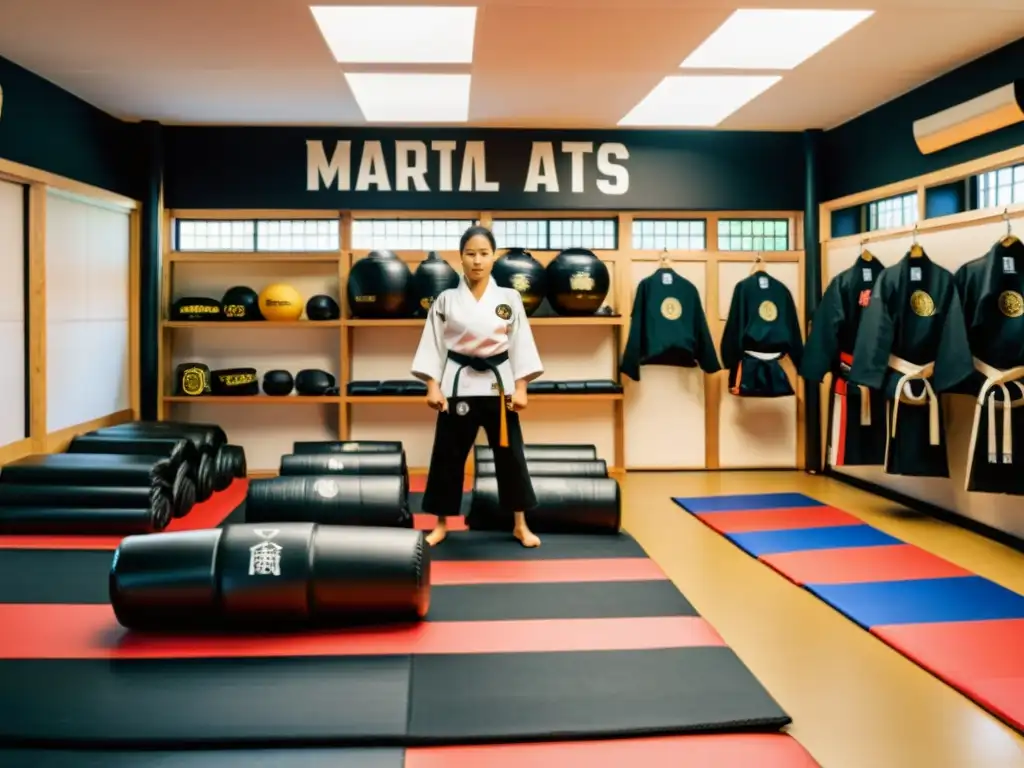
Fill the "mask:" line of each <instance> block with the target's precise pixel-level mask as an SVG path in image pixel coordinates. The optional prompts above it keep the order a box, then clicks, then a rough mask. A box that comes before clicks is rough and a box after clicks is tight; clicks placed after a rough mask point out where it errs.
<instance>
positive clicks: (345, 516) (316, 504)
mask: <svg viewBox="0 0 1024 768" xmlns="http://www.w3.org/2000/svg"><path fill="white" fill-rule="evenodd" d="M245 521H246V522H247V523H266V522H275V521H280V522H304V523H320V524H321V525H371V526H382V527H387V528H410V527H412V515H410V514H409V505H408V497H407V495H406V490H405V479H404V478H403V477H402V476H401V475H291V476H283V477H271V478H266V479H259V480H252V481H250V482H249V491H248V494H247V495H246V499H245Z"/></svg>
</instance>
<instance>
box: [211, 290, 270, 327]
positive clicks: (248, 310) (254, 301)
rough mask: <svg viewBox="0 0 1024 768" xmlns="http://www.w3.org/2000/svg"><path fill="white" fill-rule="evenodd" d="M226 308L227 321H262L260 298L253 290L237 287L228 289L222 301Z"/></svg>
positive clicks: (225, 316)
mask: <svg viewBox="0 0 1024 768" xmlns="http://www.w3.org/2000/svg"><path fill="white" fill-rule="evenodd" d="M220 303H221V306H222V307H224V319H225V320H262V319H263V313H262V312H260V296H259V294H258V293H256V291H254V290H253V289H252V288H247V287H246V286H244V285H236V286H235V287H234V288H228V290H227V291H226V292H225V293H224V298H223V299H221V300H220Z"/></svg>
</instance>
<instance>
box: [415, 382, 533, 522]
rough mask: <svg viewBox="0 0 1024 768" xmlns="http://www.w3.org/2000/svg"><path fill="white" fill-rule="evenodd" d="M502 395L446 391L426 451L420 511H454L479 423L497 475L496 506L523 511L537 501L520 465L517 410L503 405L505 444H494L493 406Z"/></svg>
mask: <svg viewBox="0 0 1024 768" xmlns="http://www.w3.org/2000/svg"><path fill="white" fill-rule="evenodd" d="M505 403H506V398H504V397H501V396H495V395H485V396H481V397H450V398H448V410H447V411H446V412H444V413H438V414H437V426H436V427H435V430H434V448H433V451H432V452H431V455H430V469H429V470H428V473H427V488H426V491H425V492H424V494H423V511H424V512H426V513H427V514H431V515H439V516H453V515H458V514H460V506H461V503H462V485H463V481H464V480H465V474H466V459H467V458H468V457H469V452H470V450H471V449H472V447H473V444H474V443H475V442H476V436H477V434H478V433H479V431H480V428H481V427H483V429H484V431H485V432H486V433H487V442H488V444H489V445H490V446H491V448H492V449H493V450H494V472H495V475H496V479H497V481H498V505H499V507H500V509H501V511H502V512H504V513H507V514H509V515H510V516H511V513H513V512H527V511H529V510H531V509H533V508H534V507H536V506H537V497H536V496H535V495H534V492H533V483H532V482H531V481H530V474H529V472H528V471H527V467H526V454H525V452H524V451H523V433H522V429H521V428H520V426H519V414H518V413H514V412H512V411H507V412H506V414H505V418H506V420H507V424H508V447H507V448H502V447H500V445H499V436H500V434H499V433H500V417H501V411H500V410H498V409H499V408H505V407H506V405H505Z"/></svg>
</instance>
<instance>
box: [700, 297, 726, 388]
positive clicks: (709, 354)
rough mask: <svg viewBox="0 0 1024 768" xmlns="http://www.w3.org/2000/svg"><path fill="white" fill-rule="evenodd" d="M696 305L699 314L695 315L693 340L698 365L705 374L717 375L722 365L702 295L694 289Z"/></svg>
mask: <svg viewBox="0 0 1024 768" xmlns="http://www.w3.org/2000/svg"><path fill="white" fill-rule="evenodd" d="M693 298H694V303H695V305H696V307H697V312H696V313H695V315H694V319H693V322H694V326H695V327H694V329H693V338H694V344H695V346H696V349H695V350H694V355H693V356H694V357H695V358H696V359H697V364H698V365H699V366H700V368H701V370H702V371H704V373H715V372H717V371H720V370H722V364H721V363H720V362H719V361H718V352H717V351H716V350H715V340H714V339H712V338H711V330H710V329H709V328H708V318H707V316H706V315H705V314H704V305H703V304H702V303H701V300H700V294H699V293H697V289H696V288H694V289H693Z"/></svg>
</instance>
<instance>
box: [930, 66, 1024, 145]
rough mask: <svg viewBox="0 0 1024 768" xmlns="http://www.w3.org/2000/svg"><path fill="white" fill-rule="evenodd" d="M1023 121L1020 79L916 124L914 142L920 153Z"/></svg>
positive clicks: (1023, 91)
mask: <svg viewBox="0 0 1024 768" xmlns="http://www.w3.org/2000/svg"><path fill="white" fill-rule="evenodd" d="M1020 122H1024V81H1022V80H1017V81H1015V82H1012V83H1010V84H1009V85H1004V86H1003V87H1002V88H997V89H996V90H994V91H989V92H988V93H985V94H982V95H981V96H978V97H977V98H974V99H971V100H970V101H965V102H964V103H963V104H957V105H956V106H955V107H950V108H949V109H944V110H942V111H941V112H937V113H935V114H934V115H930V116H929V117H923V118H921V119H920V120H915V121H914V141H916V142H917V148H918V149H919V150H921V154H923V155H930V154H931V153H932V152H938V151H939V150H940V149H946V148H947V147H952V146H953V145H955V144H961V143H962V142H965V141H967V140H969V139H974V138H977V137H978V136H984V135H985V134H986V133H992V132H993V131H998V130H999V129H1000V128H1006V127H1007V126H1009V125H1015V124H1016V123H1020Z"/></svg>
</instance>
